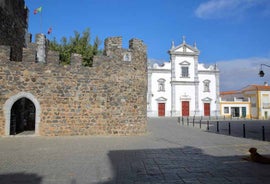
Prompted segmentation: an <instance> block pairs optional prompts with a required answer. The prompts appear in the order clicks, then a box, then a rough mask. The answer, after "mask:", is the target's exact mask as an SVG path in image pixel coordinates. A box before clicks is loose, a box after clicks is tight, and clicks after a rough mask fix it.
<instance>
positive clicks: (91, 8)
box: [25, 0, 270, 90]
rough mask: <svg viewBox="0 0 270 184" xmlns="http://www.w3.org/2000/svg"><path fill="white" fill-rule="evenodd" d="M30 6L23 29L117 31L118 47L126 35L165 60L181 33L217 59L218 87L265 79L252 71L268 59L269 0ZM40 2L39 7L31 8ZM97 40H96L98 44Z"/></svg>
mask: <svg viewBox="0 0 270 184" xmlns="http://www.w3.org/2000/svg"><path fill="white" fill-rule="evenodd" d="M25 2H26V5H27V7H28V8H29V10H30V13H29V14H30V17H29V28H28V31H29V32H30V33H32V34H33V35H35V34H36V33H39V32H43V33H46V32H47V30H48V28H49V27H50V26H51V27H52V34H51V35H49V36H48V38H49V39H51V38H53V37H56V38H57V39H60V38H61V37H62V36H66V37H69V36H73V34H74V31H75V30H76V31H79V32H82V31H83V30H85V29H86V28H88V27H89V28H90V31H91V35H92V38H93V39H94V38H95V37H96V36H98V37H99V38H100V39H101V40H102V41H104V39H105V38H106V37H109V36H122V37H123V44H124V47H127V45H128V40H129V39H131V38H134V37H135V38H139V39H142V40H143V41H144V42H145V44H146V45H147V48H148V58H149V59H150V60H151V61H157V62H159V63H161V62H163V61H169V55H168V54H167V51H168V50H169V49H170V46H171V42H172V41H174V42H175V44H176V45H178V44H180V43H181V42H182V36H186V42H187V43H189V44H191V45H192V44H193V43H194V42H196V43H197V47H198V49H199V50H200V51H201V54H200V57H199V61H200V62H201V63H205V64H206V65H208V64H214V63H217V64H218V66H219V69H220V72H221V73H220V77H221V81H220V83H221V90H234V89H241V88H242V87H245V86H246V85H248V84H262V83H263V82H264V81H268V82H270V68H267V67H264V68H263V69H264V71H265V73H266V76H265V77H264V78H259V77H258V72H259V69H260V64H261V63H265V64H269V65H270V36H269V35H270V1H269V0H133V1H131V0H77V1H74V0H73V1H71V0H65V1H64V0H25ZM40 6H42V7H43V9H42V13H41V14H37V15H34V14H33V11H34V9H36V8H38V7H40ZM102 47H103V45H102V46H101V48H102Z"/></svg>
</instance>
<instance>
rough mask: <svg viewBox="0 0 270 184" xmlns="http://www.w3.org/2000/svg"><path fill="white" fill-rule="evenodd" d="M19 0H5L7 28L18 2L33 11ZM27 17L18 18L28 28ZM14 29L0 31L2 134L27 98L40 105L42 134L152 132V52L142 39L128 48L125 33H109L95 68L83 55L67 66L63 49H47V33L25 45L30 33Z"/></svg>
mask: <svg viewBox="0 0 270 184" xmlns="http://www.w3.org/2000/svg"><path fill="white" fill-rule="evenodd" d="M16 1H17V2H18V4H16V3H15V1H9V0H6V1H0V11H1V12H0V19H1V21H2V20H4V21H5V22H4V24H5V25H2V27H1V33H2V32H5V31H6V30H8V28H9V27H10V25H9V22H12V21H11V20H14V18H16V17H17V16H20V15H19V14H20V13H19V12H20V11H18V12H17V13H18V15H17V13H15V11H13V9H12V7H13V8H14V7H15V9H16V8H17V9H21V13H22V15H27V13H26V12H27V9H26V8H25V7H24V6H22V4H23V5H24V1H21V0H16ZM8 2H13V3H14V4H12V6H11V5H10V4H8ZM22 2H23V3H22ZM17 5H18V6H17ZM8 7H9V8H8ZM10 12H11V13H10ZM2 15H5V16H4V17H5V18H3V17H2ZM23 20H24V21H23ZM23 20H20V19H18V22H21V23H20V25H19V26H18V27H19V28H26V27H27V16H25V17H24V18H23ZM6 21H7V22H6ZM16 24H17V23H16ZM18 24H19V23H18ZM13 28H14V29H12V30H10V32H9V33H6V32H5V34H6V35H4V36H5V37H6V38H5V40H2V37H3V35H0V36H1V37H0V40H2V41H1V43H0V135H10V124H11V108H12V107H13V105H14V104H15V102H16V101H17V100H19V99H21V98H27V99H29V100H30V101H32V102H33V104H34V106H35V109H36V112H35V134H36V135H44V136H60V135H138V134H142V133H145V132H146V122H147V116H146V112H147V110H146V106H147V104H146V103H147V102H146V101H147V100H146V93H147V75H146V73H147V72H146V69H147V54H146V46H145V45H144V44H143V42H142V41H141V40H138V39H132V40H130V42H129V48H128V49H124V48H122V38H121V37H112V38H107V39H106V40H105V47H104V48H105V49H104V54H103V55H101V56H96V57H95V58H94V62H93V67H91V68H90V67H83V66H82V59H81V56H80V55H77V54H73V56H72V60H71V64H70V65H66V66H63V65H60V64H59V62H60V61H59V54H58V53H57V52H53V51H48V49H47V48H46V43H47V41H46V39H45V37H44V35H37V36H36V43H27V44H24V45H27V47H24V48H23V47H22V46H23V43H24V42H25V39H24V38H22V37H21V35H24V34H23V33H20V34H17V33H15V32H16V31H18V29H19V28H18V29H17V28H16V26H15V27H13ZM22 30H23V29H20V31H22ZM22 32H23V31H22ZM19 35H20V36H19ZM44 40H45V41H44ZM16 43H18V44H16ZM15 47H16V48H17V47H18V48H21V50H20V49H18V50H17V49H16V50H14V48H15ZM18 60H21V62H16V61H18Z"/></svg>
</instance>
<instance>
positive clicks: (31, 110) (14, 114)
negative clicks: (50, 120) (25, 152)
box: [10, 98, 36, 135]
mask: <svg viewBox="0 0 270 184" xmlns="http://www.w3.org/2000/svg"><path fill="white" fill-rule="evenodd" d="M10 116H11V117H10V135H16V134H19V133H22V132H27V134H34V133H35V116H36V108H35V105H34V103H33V102H32V101H31V100H29V99H28V98H20V99H19V100H17V101H16V102H15V103H14V104H13V106H12V108H11V113H10Z"/></svg>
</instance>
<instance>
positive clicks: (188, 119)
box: [187, 117, 189, 126]
mask: <svg viewBox="0 0 270 184" xmlns="http://www.w3.org/2000/svg"><path fill="white" fill-rule="evenodd" d="M187 126H189V118H188V117H187Z"/></svg>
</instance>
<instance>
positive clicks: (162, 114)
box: [158, 103, 165, 116]
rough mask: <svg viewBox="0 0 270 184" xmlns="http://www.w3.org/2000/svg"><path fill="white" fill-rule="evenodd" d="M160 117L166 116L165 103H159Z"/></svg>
mask: <svg viewBox="0 0 270 184" xmlns="http://www.w3.org/2000/svg"><path fill="white" fill-rule="evenodd" d="M158 116H165V103H158Z"/></svg>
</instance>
